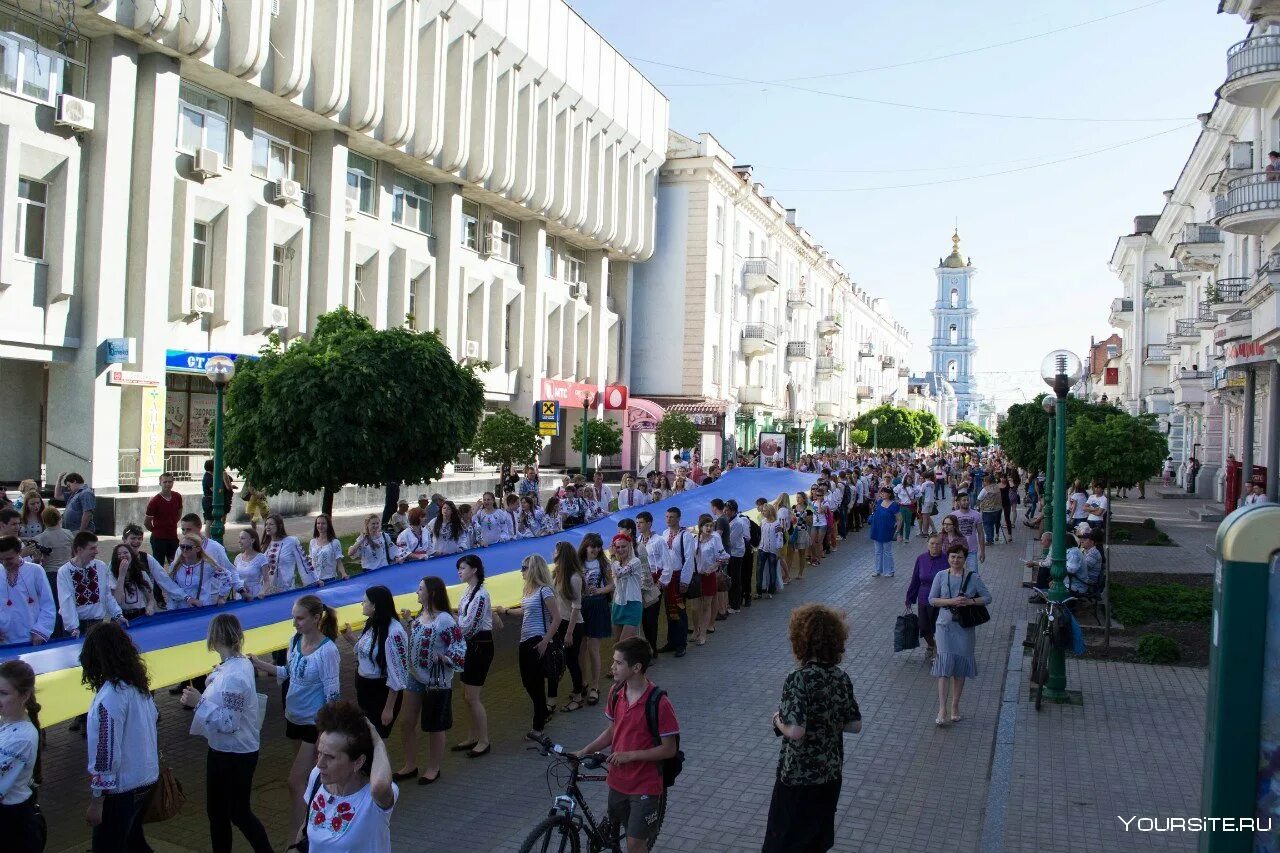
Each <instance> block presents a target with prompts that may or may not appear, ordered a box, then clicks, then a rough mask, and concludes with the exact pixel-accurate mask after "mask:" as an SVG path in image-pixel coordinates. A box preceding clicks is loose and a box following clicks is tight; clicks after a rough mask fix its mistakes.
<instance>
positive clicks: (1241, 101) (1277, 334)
mask: <svg viewBox="0 0 1280 853" xmlns="http://www.w3.org/2000/svg"><path fill="white" fill-rule="evenodd" d="M1221 10H1222V11H1225V12H1230V13H1239V14H1240V15H1241V17H1243V18H1244V19H1245V20H1246V21H1248V22H1249V23H1250V24H1251V27H1250V30H1249V32H1248V36H1247V38H1245V39H1244V40H1243V41H1241V42H1239V43H1238V44H1235V45H1233V46H1231V47H1230V48H1229V49H1228V50H1227V52H1226V60H1227V61H1226V66H1227V67H1226V72H1225V76H1224V78H1223V80H1222V82H1221V85H1220V86H1219V88H1218V90H1217V93H1216V94H1217V98H1218V99H1217V100H1216V101H1215V102H1214V105H1213V108H1212V110H1211V111H1210V112H1208V113H1205V114H1203V115H1201V117H1200V119H1201V125H1202V129H1201V132H1200V135H1199V137H1198V139H1197V140H1196V143H1195V145H1194V147H1193V148H1192V150H1191V154H1190V156H1189V157H1188V159H1187V162H1186V164H1185V165H1184V167H1183V169H1182V171H1181V173H1180V174H1179V176H1178V179H1177V183H1176V184H1175V185H1174V188H1173V189H1172V190H1170V191H1169V192H1167V193H1165V207H1164V210H1163V211H1162V212H1161V213H1160V214H1159V215H1158V216H1140V217H1137V219H1136V221H1135V227H1134V233H1133V234H1130V235H1127V236H1125V237H1121V238H1120V241H1119V243H1118V244H1117V246H1116V250H1115V252H1114V253H1113V255H1112V267H1113V269H1115V270H1116V271H1117V273H1118V274H1119V275H1120V277H1121V280H1122V281H1123V282H1124V293H1123V295H1122V296H1121V297H1119V298H1117V299H1116V300H1114V301H1113V303H1112V306H1111V320H1112V324H1113V325H1116V326H1118V327H1120V328H1122V329H1124V330H1125V337H1124V354H1123V357H1122V359H1121V368H1120V373H1121V376H1120V379H1121V388H1122V391H1121V396H1122V402H1123V403H1124V404H1125V405H1127V406H1128V407H1129V408H1130V409H1131V410H1133V411H1152V412H1156V413H1158V414H1160V416H1161V419H1162V422H1163V423H1164V424H1165V425H1166V426H1167V429H1168V432H1169V439H1170V453H1171V454H1172V455H1173V456H1174V458H1175V461H1177V462H1179V463H1181V462H1182V461H1183V460H1185V459H1188V458H1189V457H1191V456H1195V457H1196V459H1197V460H1198V461H1200V462H1201V463H1202V465H1203V467H1202V468H1201V470H1200V475H1199V477H1198V478H1197V480H1196V483H1195V486H1196V491H1197V492H1198V493H1199V494H1203V495H1206V496H1210V497H1217V498H1219V499H1221V498H1222V497H1223V496H1224V493H1225V492H1226V488H1225V482H1224V480H1225V476H1226V470H1227V468H1228V467H1231V468H1232V469H1233V470H1234V468H1235V466H1236V465H1237V464H1239V466H1240V471H1241V476H1242V477H1247V476H1248V472H1251V471H1252V470H1253V466H1261V467H1265V469H1266V480H1267V492H1268V494H1269V495H1270V496H1271V498H1272V500H1275V498H1276V492H1277V489H1276V483H1277V480H1276V474H1277V466H1278V465H1280V359H1278V358H1277V356H1278V355H1280V348H1278V345H1280V173H1278V172H1277V171H1276V170H1277V169H1278V168H1280V165H1271V163H1280V155H1277V157H1276V158H1274V159H1273V158H1271V157H1269V152H1274V151H1276V150H1277V149H1280V72H1277V70H1276V69H1277V68H1280V2H1276V0H1224V2H1223V3H1222V4H1221ZM1237 482H1239V481H1238V480H1237Z"/></svg>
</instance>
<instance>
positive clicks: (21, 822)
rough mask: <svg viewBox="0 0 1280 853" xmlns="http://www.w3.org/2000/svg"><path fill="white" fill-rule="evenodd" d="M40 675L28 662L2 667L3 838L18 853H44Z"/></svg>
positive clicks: (0, 757) (0, 818) (0, 781)
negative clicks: (37, 792) (35, 791)
mask: <svg viewBox="0 0 1280 853" xmlns="http://www.w3.org/2000/svg"><path fill="white" fill-rule="evenodd" d="M39 769H40V703H39V702H37V701H36V673H35V670H33V669H32V668H31V665H30V664H28V663H27V662H26V661H22V660H17V659H14V660H7V661H5V662H4V663H0V838H4V839H5V843H6V845H8V846H6V848H5V849H7V850H12V851H13V853H41V851H43V850H44V840H45V832H46V827H45V821H44V816H43V815H41V814H40V811H39V809H38V808H37V807H36V801H35V797H33V796H32V789H31V785H32V782H33V781H34V782H35V783H37V784H38V783H39V782H40V773H39Z"/></svg>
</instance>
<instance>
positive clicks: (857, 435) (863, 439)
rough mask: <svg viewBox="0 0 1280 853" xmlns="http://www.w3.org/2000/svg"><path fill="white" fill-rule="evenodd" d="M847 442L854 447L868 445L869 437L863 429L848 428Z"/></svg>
mask: <svg viewBox="0 0 1280 853" xmlns="http://www.w3.org/2000/svg"><path fill="white" fill-rule="evenodd" d="M849 443H850V444H852V445H854V446H855V447H870V446H871V437H870V435H869V434H868V433H867V431H866V430H865V429H851V430H849Z"/></svg>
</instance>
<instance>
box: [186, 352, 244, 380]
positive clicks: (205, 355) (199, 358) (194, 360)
mask: <svg viewBox="0 0 1280 853" xmlns="http://www.w3.org/2000/svg"><path fill="white" fill-rule="evenodd" d="M215 355H221V356H226V357H227V358H229V359H231V360H232V361H235V360H236V359H238V358H249V359H253V360H254V361H257V359H258V357H257V356H256V355H242V354H240V353H234V352H187V351H186V350H178V349H171V350H165V353H164V367H165V370H168V371H172V372H174V373H198V374H200V375H201V376H203V375H204V368H205V364H206V363H207V362H208V361H209V359H211V358H213V357H214V356H215Z"/></svg>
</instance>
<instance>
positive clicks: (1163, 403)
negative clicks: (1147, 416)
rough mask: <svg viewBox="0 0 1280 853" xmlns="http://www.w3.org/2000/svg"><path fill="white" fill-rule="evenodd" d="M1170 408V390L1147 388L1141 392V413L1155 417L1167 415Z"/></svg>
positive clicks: (1171, 404)
mask: <svg viewBox="0 0 1280 853" xmlns="http://www.w3.org/2000/svg"><path fill="white" fill-rule="evenodd" d="M1172 408H1173V389H1172V388H1168V387H1164V388H1148V389H1147V390H1146V391H1143V392H1142V403H1141V409H1142V411H1144V412H1150V413H1152V414H1156V415H1167V414H1169V411H1170V410H1171V409H1172Z"/></svg>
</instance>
